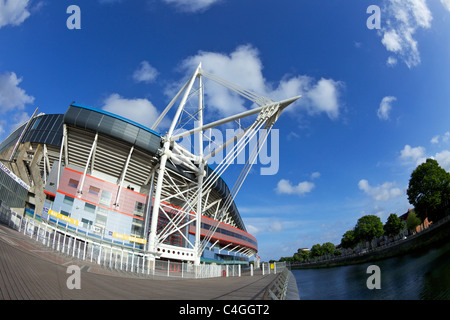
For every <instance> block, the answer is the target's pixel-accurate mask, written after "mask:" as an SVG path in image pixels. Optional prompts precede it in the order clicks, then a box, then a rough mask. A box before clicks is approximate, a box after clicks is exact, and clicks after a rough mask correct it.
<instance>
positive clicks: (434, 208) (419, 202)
mask: <svg viewBox="0 0 450 320" xmlns="http://www.w3.org/2000/svg"><path fill="white" fill-rule="evenodd" d="M406 193H407V195H408V200H409V203H411V204H412V205H413V206H414V208H415V211H416V214H417V216H418V217H419V218H420V219H421V220H425V218H427V217H428V220H429V221H437V220H439V219H441V218H443V217H444V216H446V215H448V214H449V211H450V173H448V172H447V171H445V170H444V169H443V168H441V167H440V166H439V164H438V162H437V161H436V160H434V159H427V161H426V162H425V163H422V164H421V165H419V166H418V167H417V168H416V169H415V170H414V171H413V172H412V174H411V179H410V180H409V185H408V190H407V192H406Z"/></svg>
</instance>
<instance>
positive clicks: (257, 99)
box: [202, 70, 273, 106]
mask: <svg viewBox="0 0 450 320" xmlns="http://www.w3.org/2000/svg"><path fill="white" fill-rule="evenodd" d="M202 75H203V76H204V77H206V78H208V79H210V80H212V81H214V82H216V83H218V84H220V85H222V86H224V87H226V88H228V89H230V90H232V91H234V92H236V93H237V94H239V95H241V96H243V97H245V98H247V99H248V100H250V101H253V102H254V103H256V104H257V105H259V106H263V105H266V104H268V103H272V102H273V101H272V100H271V99H269V98H266V97H264V96H261V95H258V94H256V93H254V92H252V91H250V90H247V89H244V88H242V87H240V86H238V85H236V84H234V83H231V82H229V81H227V80H225V79H222V78H220V77H218V76H216V75H213V74H211V73H209V72H206V71H204V70H203V72H202Z"/></svg>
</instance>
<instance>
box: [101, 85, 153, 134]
mask: <svg viewBox="0 0 450 320" xmlns="http://www.w3.org/2000/svg"><path fill="white" fill-rule="evenodd" d="M102 109H103V110H105V111H109V112H112V113H114V114H117V115H120V116H122V117H124V118H127V119H130V120H132V121H135V122H137V123H139V124H142V125H144V126H147V127H151V126H152V125H153V123H154V122H155V120H156V119H157V118H158V116H159V114H158V111H157V110H156V108H155V107H154V106H153V104H152V103H151V102H150V101H149V100H147V99H126V98H122V97H121V96H120V95H119V94H117V93H113V94H111V95H110V96H109V97H107V98H106V99H105V101H104V106H103V107H102Z"/></svg>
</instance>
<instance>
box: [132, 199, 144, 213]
mask: <svg viewBox="0 0 450 320" xmlns="http://www.w3.org/2000/svg"><path fill="white" fill-rule="evenodd" d="M134 212H136V213H138V214H139V215H142V214H143V213H144V204H143V203H142V202H139V201H136V204H135V205H134Z"/></svg>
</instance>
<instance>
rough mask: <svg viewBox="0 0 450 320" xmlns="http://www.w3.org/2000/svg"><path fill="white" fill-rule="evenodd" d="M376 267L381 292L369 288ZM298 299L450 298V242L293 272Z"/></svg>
mask: <svg viewBox="0 0 450 320" xmlns="http://www.w3.org/2000/svg"><path fill="white" fill-rule="evenodd" d="M371 264H375V265H377V266H379V267H380V271H381V289H379V290H378V289H372V290H370V289H368V288H367V285H366V281H367V279H368V277H370V276H371V273H369V274H368V273H367V267H368V266H369V265H371ZM292 273H293V274H294V275H295V278H296V280H297V285H298V289H299V293H300V299H302V300H308V299H313V300H316V299H320V300H356V299H363V300H377V299H386V300H395V299H402V300H403V299H414V300H417V299H427V300H428V299H433V300H434V299H447V300H449V299H450V243H449V244H445V245H441V247H439V248H435V249H431V250H426V251H419V252H416V253H413V254H408V255H404V256H400V257H394V258H390V259H386V260H380V261H375V262H372V263H364V264H356V265H351V266H343V267H334V268H324V269H304V270H292Z"/></svg>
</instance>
